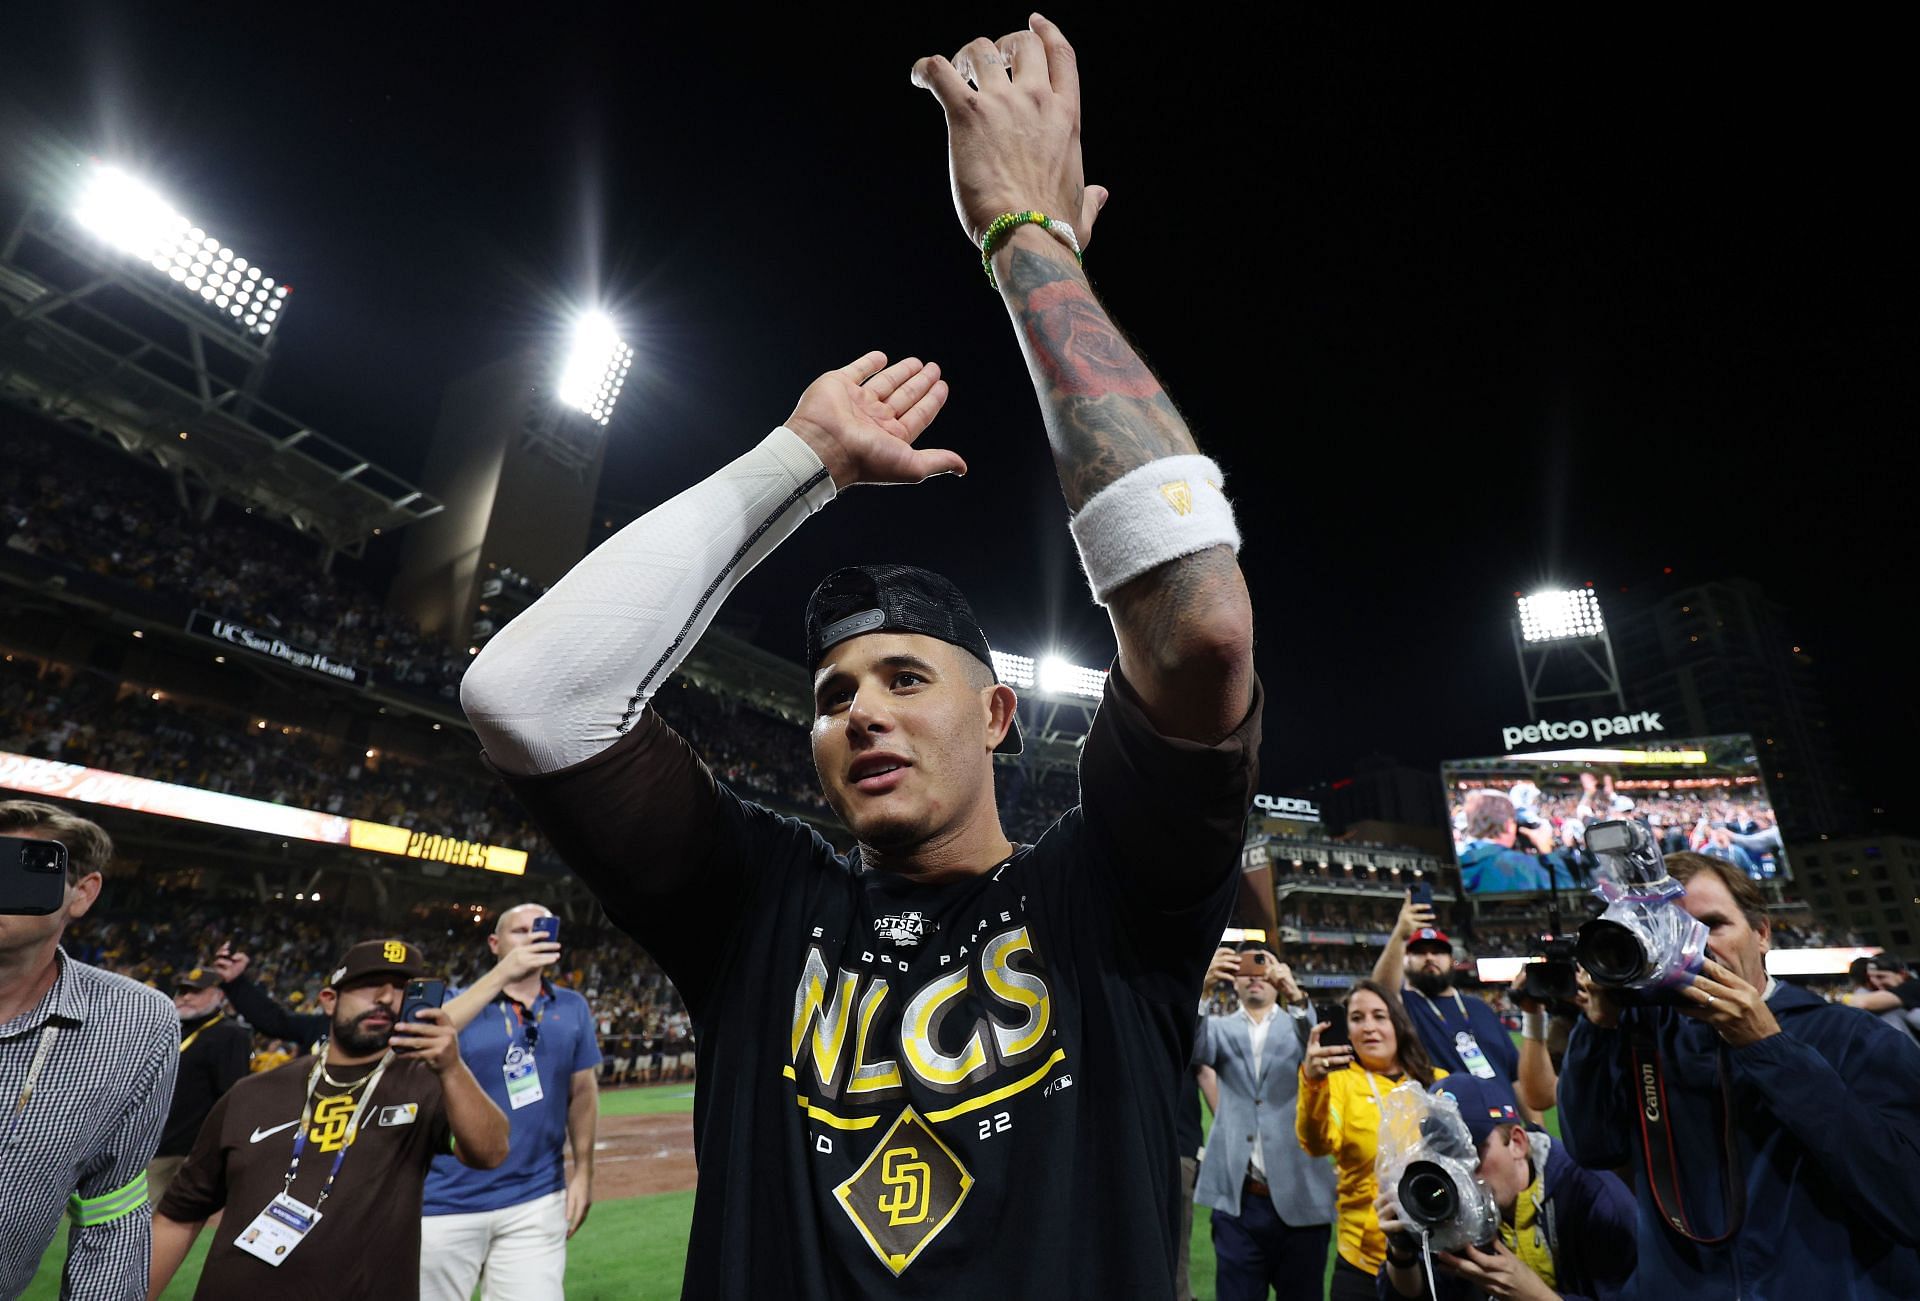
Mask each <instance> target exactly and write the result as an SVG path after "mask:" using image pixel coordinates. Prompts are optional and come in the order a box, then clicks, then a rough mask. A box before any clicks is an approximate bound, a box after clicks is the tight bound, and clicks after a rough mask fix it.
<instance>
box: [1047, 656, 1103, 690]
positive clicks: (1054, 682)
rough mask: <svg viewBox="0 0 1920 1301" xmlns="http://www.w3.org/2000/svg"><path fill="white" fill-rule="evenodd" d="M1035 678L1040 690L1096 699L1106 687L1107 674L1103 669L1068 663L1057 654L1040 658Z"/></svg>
mask: <svg viewBox="0 0 1920 1301" xmlns="http://www.w3.org/2000/svg"><path fill="white" fill-rule="evenodd" d="M1035 680H1036V681H1037V682H1038V683H1039V684H1040V689H1041V690H1042V691H1045V692H1047V693H1048V694H1050V695H1056V696H1085V697H1087V698H1088V699H1091V700H1098V699H1099V698H1100V697H1101V695H1103V694H1104V693H1105V691H1106V689H1107V675H1106V673H1105V672H1104V671H1103V670H1101V669H1089V668H1082V667H1081V666H1080V665H1078V664H1069V663H1067V661H1066V660H1065V659H1064V658H1062V657H1061V656H1058V655H1048V656H1046V657H1044V658H1043V659H1041V661H1040V666H1039V669H1038V672H1037V673H1036V674H1035Z"/></svg>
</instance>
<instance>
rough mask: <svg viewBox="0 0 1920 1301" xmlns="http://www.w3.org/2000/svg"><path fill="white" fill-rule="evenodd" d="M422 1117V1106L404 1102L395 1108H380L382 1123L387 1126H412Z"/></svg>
mask: <svg viewBox="0 0 1920 1301" xmlns="http://www.w3.org/2000/svg"><path fill="white" fill-rule="evenodd" d="M419 1115H420V1104H419V1103H417V1102H403V1103H401V1104H400V1105H398V1106H395V1107H382V1108H380V1121H379V1123H380V1124H381V1125H382V1126H385V1125H411V1124H412V1123H413V1122H414V1121H415V1120H416V1119H418V1118H419Z"/></svg>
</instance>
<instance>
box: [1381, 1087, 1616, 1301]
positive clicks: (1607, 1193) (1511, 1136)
mask: <svg viewBox="0 0 1920 1301" xmlns="http://www.w3.org/2000/svg"><path fill="white" fill-rule="evenodd" d="M1433 1092H1434V1093H1436V1094H1440V1093H1444V1094H1447V1095H1448V1096H1450V1097H1451V1098H1452V1099H1453V1100H1454V1102H1455V1103H1456V1104H1457V1105H1458V1106H1459V1108H1460V1118H1461V1119H1462V1120H1464V1121H1465V1122H1466V1126H1467V1132H1468V1133H1470V1134H1471V1135H1472V1136H1473V1142H1474V1146H1475V1147H1476V1148H1477V1149H1478V1150H1479V1153H1480V1164H1479V1166H1478V1167H1477V1168H1476V1169H1475V1171H1474V1174H1475V1175H1476V1177H1478V1178H1479V1179H1480V1181H1481V1182H1482V1183H1484V1184H1486V1186H1487V1190H1488V1191H1489V1192H1491V1193H1492V1194H1493V1201H1494V1205H1495V1206H1497V1207H1498V1208H1499V1211H1500V1236H1499V1239H1498V1240H1497V1241H1494V1242H1491V1243H1488V1244H1487V1245H1486V1246H1485V1247H1473V1246H1469V1247H1466V1248H1463V1249H1462V1250H1460V1251H1457V1252H1438V1253H1435V1255H1434V1263H1435V1264H1436V1265H1437V1266H1438V1267H1439V1269H1440V1270H1442V1271H1444V1274H1443V1275H1441V1276H1436V1279H1435V1282H1436V1284H1437V1296H1436V1298H1435V1301H1469V1299H1470V1298H1473V1297H1477V1296H1489V1297H1498V1298H1501V1301H1549V1299H1550V1298H1561V1297H1565V1298H1569V1299H1571V1298H1583V1297H1593V1298H1596V1301H1608V1299H1609V1298H1613V1297H1617V1296H1618V1295H1619V1294H1620V1289H1621V1287H1622V1286H1623V1285H1624V1284H1625V1282H1626V1281H1627V1279H1628V1277H1629V1276H1631V1275H1632V1273H1633V1261H1634V1247H1633V1235H1634V1211H1633V1195H1632V1194H1631V1193H1629V1192H1628V1191H1627V1188H1626V1185H1625V1184H1623V1183H1621V1182H1620V1180H1619V1178H1618V1177H1617V1176H1615V1175H1613V1174H1611V1173H1609V1172H1607V1171H1593V1170H1583V1169H1581V1168H1580V1167H1579V1165H1577V1164H1576V1163H1575V1162H1574V1160H1573V1158H1572V1157H1570V1156H1568V1155H1567V1152H1566V1149H1565V1148H1564V1147H1562V1146H1561V1145H1560V1144H1559V1143H1556V1142H1555V1141H1554V1140H1553V1139H1552V1138H1551V1137H1550V1136H1548V1135H1547V1134H1545V1133H1543V1132H1541V1131H1540V1130H1529V1129H1528V1128H1527V1127H1526V1126H1525V1125H1523V1124H1521V1123H1520V1116H1519V1113H1517V1112H1516V1111H1515V1110H1514V1109H1513V1106H1512V1104H1511V1103H1509V1102H1507V1101H1506V1099H1505V1097H1504V1096H1502V1095H1500V1094H1498V1093H1497V1092H1496V1091H1495V1090H1494V1089H1492V1088H1490V1087H1489V1086H1488V1084H1487V1082H1486V1081H1485V1080H1478V1079H1474V1078H1473V1077H1472V1076H1463V1075H1450V1076H1448V1077H1447V1078H1446V1079H1444V1080H1442V1081H1441V1082H1439V1083H1438V1084H1435V1085H1434V1086H1433ZM1374 1208H1375V1210H1376V1211H1377V1212H1378V1213H1379V1217H1380V1229H1381V1232H1383V1233H1384V1234H1386V1236H1387V1263H1386V1267H1385V1268H1384V1269H1382V1270H1381V1271H1380V1278H1381V1287H1380V1295H1381V1296H1382V1297H1385V1298H1401V1297H1425V1296H1426V1295H1427V1282H1426V1276H1425V1271H1424V1268H1423V1265H1422V1262H1421V1260H1420V1257H1419V1255H1418V1254H1417V1252H1416V1250H1415V1246H1414V1238H1413V1234H1414V1226H1413V1224H1412V1223H1410V1222H1409V1221H1408V1219H1407V1218H1406V1216H1405V1215H1404V1213H1403V1212H1402V1211H1401V1209H1400V1206H1399V1203H1398V1201H1397V1200H1396V1198H1395V1196H1394V1191H1393V1190H1392V1189H1391V1188H1387V1189H1383V1190H1382V1191H1381V1193H1380V1196H1379V1197H1378V1198H1377V1199H1376V1200H1375V1202H1374Z"/></svg>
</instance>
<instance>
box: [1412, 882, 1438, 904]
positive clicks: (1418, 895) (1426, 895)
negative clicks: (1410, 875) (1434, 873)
mask: <svg viewBox="0 0 1920 1301" xmlns="http://www.w3.org/2000/svg"><path fill="white" fill-rule="evenodd" d="M1408 893H1409V894H1411V895H1412V896H1413V901H1414V902H1415V903H1416V904H1419V905H1420V906H1421V907H1424V908H1431V907H1433V882H1431V881H1415V882H1414V883H1413V886H1412V888H1411V889H1410V890H1409V891H1408Z"/></svg>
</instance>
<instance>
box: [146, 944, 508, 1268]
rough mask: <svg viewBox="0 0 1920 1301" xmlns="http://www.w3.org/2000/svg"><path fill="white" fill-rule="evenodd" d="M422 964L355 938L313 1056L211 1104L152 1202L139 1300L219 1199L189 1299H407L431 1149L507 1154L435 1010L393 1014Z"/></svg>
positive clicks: (502, 1129) (484, 1158)
mask: <svg viewBox="0 0 1920 1301" xmlns="http://www.w3.org/2000/svg"><path fill="white" fill-rule="evenodd" d="M426 969H427V968H426V959H425V958H424V957H423V956H422V955H421V953H420V950H418V949H416V948H415V947H413V946H412V945H411V944H406V943H403V942H401V941H399V940H367V941H364V942H362V943H360V944H356V945H354V946H353V947H352V948H350V949H348V950H347V952H346V956H345V957H343V958H342V959H341V961H340V966H339V967H338V968H336V969H335V971H334V973H333V977H332V979H331V980H329V981H328V983H327V987H326V988H325V989H323V990H321V991H320V1007H321V1010H322V1011H323V1012H325V1013H326V1014H327V1016H328V1017H329V1018H330V1025H331V1031H330V1033H329V1036H328V1039H327V1043H326V1045H325V1048H324V1049H323V1051H322V1052H320V1053H319V1054H317V1055H316V1054H310V1055H308V1056H304V1057H299V1058H296V1059H294V1060H293V1061H291V1062H288V1063H287V1064H286V1065H285V1066H282V1067H280V1068H279V1069H278V1070H273V1071H268V1072H267V1073H265V1074H264V1075H254V1076H250V1077H249V1078H247V1079H244V1080H242V1081H240V1083H238V1084H236V1085H234V1086H233V1088H232V1089H231V1090H230V1091H229V1092H228V1093H227V1095H226V1096H225V1097H224V1098H222V1099H221V1100H220V1101H219V1102H218V1103H216V1104H215V1105H214V1108H213V1112H212V1114H210V1115H209V1116H208V1117H207V1121H206V1124H205V1125H203V1126H202V1127H201V1130H200V1136H199V1138H198V1139H197V1140H196V1141H195V1143H194V1145H193V1151H192V1153H191V1154H190V1155H189V1156H188V1157H187V1161H186V1164H185V1165H184V1166H183V1167H182V1168H181V1170H180V1173H179V1174H178V1175H176V1176H175V1178H174V1181H173V1186H172V1187H171V1188H170V1189H168V1191H167V1195H166V1197H164V1198H163V1199H162V1200H161V1202H160V1206H159V1209H157V1210H156V1211H155V1212H154V1217H153V1270H152V1274H151V1279H150V1282H149V1285H148V1286H149V1291H148V1295H149V1296H150V1297H157V1296H158V1295H159V1294H160V1293H161V1292H163V1291H164V1290H165V1289H166V1286H167V1284H168V1283H169V1282H170V1281H171V1280H172V1278H173V1275H174V1271H175V1270H177V1269H178V1268H179V1267H180V1262H181V1260H183V1259H184V1258H185V1257H186V1254H187V1250H188V1248H190V1247H191V1246H192V1245H193V1240H194V1238H196V1237H197V1236H199V1233H200V1229H201V1227H202V1226H203V1225H205V1223H206V1222H207V1218H208V1217H209V1216H211V1215H212V1214H213V1213H214V1212H216V1211H222V1210H224V1211H226V1212H227V1214H226V1216H225V1217H224V1218H223V1219H222V1221H221V1224H220V1229H219V1233H218V1238H217V1240H216V1241H215V1243H214V1245H213V1249H212V1250H211V1251H210V1252H208V1253H207V1262H206V1266H205V1268H204V1269H203V1270H202V1271H201V1274H200V1285H199V1288H198V1289H197V1290H196V1291H195V1293H194V1295H195V1296H196V1297H205V1298H214V1297H235V1296H247V1295H253V1294H261V1293H262V1292H263V1290H264V1292H265V1293H267V1294H271V1295H273V1296H275V1297H278V1298H285V1299H287V1301H295V1299H296V1298H305V1297H312V1298H325V1299H326V1301H337V1298H340V1297H343V1296H367V1297H372V1296H378V1297H383V1298H384V1297H393V1298H407V1297H415V1296H417V1295H418V1288H419V1281H420V1189H421V1185H422V1184H423V1183H424V1182H425V1180H426V1175H427V1168H428V1166H429V1165H430V1164H431V1162H432V1160H433V1157H434V1156H435V1154H436V1153H440V1152H446V1151H452V1152H453V1153H454V1154H455V1155H456V1156H458V1157H459V1158H460V1160H461V1161H463V1162H465V1163H466V1164H468V1165H471V1166H475V1167H477V1168H479V1169H492V1168H493V1167H494V1166H497V1165H499V1164H500V1163H501V1162H502V1161H504V1160H505V1159H506V1156H507V1118H506V1117H505V1116H504V1115H503V1114H501V1111H500V1109H499V1108H498V1107H496V1106H495V1105H494V1104H493V1101H492V1100H491V1099H490V1098H488V1097H487V1095H486V1094H485V1093H484V1092H483V1091H482V1090H481V1088H480V1084H479V1082H478V1081H477V1080H475V1079H474V1078H473V1073H472V1072H471V1071H469V1070H468V1069H467V1067H466V1065H465V1063H463V1062H462V1061H461V1060H460V1043H459V1038H458V1036H457V1035H456V1034H455V1033H454V1030H453V1027H452V1026H451V1025H450V1024H448V1022H447V1017H446V1013H445V1012H443V1011H442V1010H441V1009H439V1008H437V1007H435V1008H427V1009H425V1010H423V1011H421V1012H420V1013H419V1020H418V1021H401V1020H400V1019H399V1017H400V1006H401V998H402V996H403V995H404V993H405V991H406V986H407V981H408V980H409V979H410V978H411V977H414V976H417V975H419V974H421V972H423V971H425V970H426ZM349 1155H351V1156H352V1158H353V1159H352V1160H351V1161H349V1160H348V1159H347V1158H348V1156H349Z"/></svg>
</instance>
